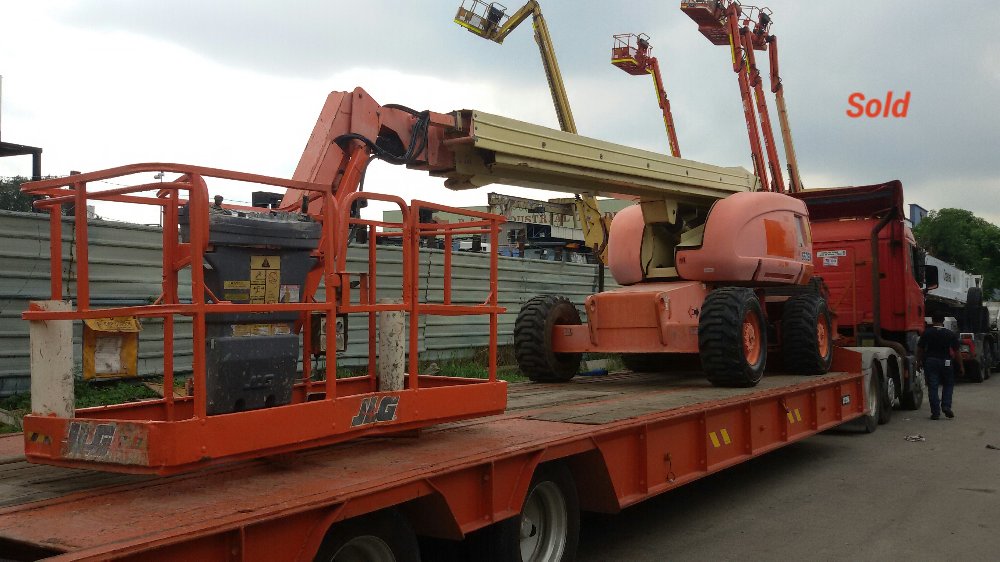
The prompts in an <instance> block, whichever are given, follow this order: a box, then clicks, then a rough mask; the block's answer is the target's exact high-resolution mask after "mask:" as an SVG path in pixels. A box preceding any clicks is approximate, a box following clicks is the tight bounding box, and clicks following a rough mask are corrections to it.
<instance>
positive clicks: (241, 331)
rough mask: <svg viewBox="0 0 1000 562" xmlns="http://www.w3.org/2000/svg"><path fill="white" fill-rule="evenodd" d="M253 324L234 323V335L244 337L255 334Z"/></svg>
mask: <svg viewBox="0 0 1000 562" xmlns="http://www.w3.org/2000/svg"><path fill="white" fill-rule="evenodd" d="M252 328H253V325H251V324H233V335H234V336H236V337H238V338H242V337H246V336H252V335H253V330H252Z"/></svg>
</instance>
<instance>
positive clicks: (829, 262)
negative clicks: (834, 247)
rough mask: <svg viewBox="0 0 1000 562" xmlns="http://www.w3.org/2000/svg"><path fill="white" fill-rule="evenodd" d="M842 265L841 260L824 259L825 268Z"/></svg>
mask: <svg viewBox="0 0 1000 562" xmlns="http://www.w3.org/2000/svg"><path fill="white" fill-rule="evenodd" d="M837 265H840V258H823V266H824V267H836V266H837Z"/></svg>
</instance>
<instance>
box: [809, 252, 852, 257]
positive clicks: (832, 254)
mask: <svg viewBox="0 0 1000 562" xmlns="http://www.w3.org/2000/svg"><path fill="white" fill-rule="evenodd" d="M846 255H847V250H823V251H822V252H816V256H817V257H820V258H842V257H845V256H846Z"/></svg>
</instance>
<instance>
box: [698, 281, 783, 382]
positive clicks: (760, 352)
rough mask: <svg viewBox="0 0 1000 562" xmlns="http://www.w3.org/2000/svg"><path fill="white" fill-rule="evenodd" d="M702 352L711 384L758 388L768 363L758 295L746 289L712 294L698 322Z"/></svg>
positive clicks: (720, 291)
mask: <svg viewBox="0 0 1000 562" xmlns="http://www.w3.org/2000/svg"><path fill="white" fill-rule="evenodd" d="M698 350H699V355H700V356H701V366H702V369H703V370H704V371H705V375H706V376H707V377H708V380H709V382H711V383H712V384H714V385H716V386H731V387H751V386H756V385H757V383H759V382H760V379H761V377H762V376H763V375H764V365H765V363H766V361H767V329H766V327H765V325H764V314H763V312H762V311H761V306H760V301H759V300H758V299H757V295H755V294H754V292H753V291H752V290H750V289H746V288H742V287H724V288H720V289H716V290H714V291H712V292H711V293H709V294H708V297H706V298H705V302H704V303H703V304H702V307H701V315H700V316H699V318H698Z"/></svg>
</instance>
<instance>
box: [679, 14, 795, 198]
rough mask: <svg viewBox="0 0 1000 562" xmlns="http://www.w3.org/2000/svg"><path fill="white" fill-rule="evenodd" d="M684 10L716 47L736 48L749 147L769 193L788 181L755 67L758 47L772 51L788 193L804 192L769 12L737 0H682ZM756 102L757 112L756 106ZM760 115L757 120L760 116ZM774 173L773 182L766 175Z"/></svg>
mask: <svg viewBox="0 0 1000 562" xmlns="http://www.w3.org/2000/svg"><path fill="white" fill-rule="evenodd" d="M681 11H682V12H684V13H685V14H687V15H688V17H690V18H691V19H692V20H694V21H695V23H697V24H698V31H700V32H701V33H702V35H704V36H705V37H707V38H708V40H709V41H711V42H712V43H713V44H715V45H729V47H730V49H731V50H732V60H733V72H736V74H737V76H738V77H739V85H740V96H741V97H742V98H743V114H744V116H745V117H746V122H747V134H748V135H749V137H750V151H751V156H752V157H753V165H754V171H755V172H756V173H757V176H758V177H759V178H760V180H761V182H762V183H763V185H764V189H765V190H767V191H778V192H784V191H786V189H785V181H784V178H783V177H782V174H781V164H780V163H779V161H778V152H777V149H776V147H775V143H774V134H773V133H772V130H771V118H770V116H769V114H768V110H767V101H766V100H765V98H764V88H763V86H762V80H761V77H760V69H758V68H757V60H756V57H755V56H754V51H768V54H769V56H770V72H771V92H772V93H773V94H774V96H775V103H776V105H777V108H778V120H779V123H780V126H781V135H782V140H783V143H784V145H785V158H786V159H787V160H788V174H789V176H790V185H789V188H788V191H791V192H796V191H801V190H802V180H801V178H800V177H799V167H798V160H797V159H796V157H795V147H794V145H793V143H792V132H791V128H790V127H789V125H788V111H787V110H786V108H785V95H784V88H783V86H782V83H781V76H780V75H779V74H778V38H777V37H776V36H774V35H773V34H771V32H770V30H771V23H772V19H771V14H772V12H771V10H770V9H769V8H758V7H756V6H744V5H741V4H740V3H739V2H736V1H735V0H695V1H683V2H681ZM755 105H756V110H755V109H754V106H755ZM758 113H759V118H758ZM761 133H763V137H764V149H766V152H767V164H766V165H765V158H764V150H763V149H762V147H761ZM768 173H769V174H770V183H769V180H768V178H767V176H768Z"/></svg>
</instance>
